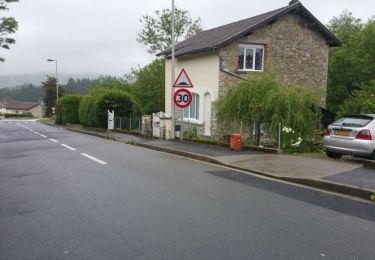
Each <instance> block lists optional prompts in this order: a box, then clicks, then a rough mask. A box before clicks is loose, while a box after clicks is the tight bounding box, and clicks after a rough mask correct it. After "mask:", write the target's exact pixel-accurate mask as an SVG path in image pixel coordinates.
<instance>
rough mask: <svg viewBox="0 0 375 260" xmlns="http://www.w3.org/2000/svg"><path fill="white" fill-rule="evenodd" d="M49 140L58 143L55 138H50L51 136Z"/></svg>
mask: <svg viewBox="0 0 375 260" xmlns="http://www.w3.org/2000/svg"><path fill="white" fill-rule="evenodd" d="M49 140H50V141H52V142H54V143H58V142H59V141H57V140H56V139H52V138H50V139H49Z"/></svg>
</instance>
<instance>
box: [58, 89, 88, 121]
mask: <svg viewBox="0 0 375 260" xmlns="http://www.w3.org/2000/svg"><path fill="white" fill-rule="evenodd" d="M81 99H82V97H81V96H80V95H77V94H69V95H65V96H64V97H62V98H61V99H60V100H59V102H58V104H57V111H56V121H55V122H56V123H57V124H64V125H65V124H68V123H69V124H78V123H79V104H80V102H81Z"/></svg>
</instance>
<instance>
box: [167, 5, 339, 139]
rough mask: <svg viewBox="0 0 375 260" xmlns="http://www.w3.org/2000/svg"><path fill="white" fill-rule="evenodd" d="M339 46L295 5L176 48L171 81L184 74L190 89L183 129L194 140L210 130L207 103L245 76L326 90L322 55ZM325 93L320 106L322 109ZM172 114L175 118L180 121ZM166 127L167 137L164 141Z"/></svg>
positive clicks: (205, 33) (209, 105)
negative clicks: (270, 76) (269, 75)
mask: <svg viewBox="0 0 375 260" xmlns="http://www.w3.org/2000/svg"><path fill="white" fill-rule="evenodd" d="M340 45H341V42H340V40H339V39H337V38H336V37H335V36H334V35H333V34H332V33H331V32H330V31H329V30H328V29H327V28H326V27H324V25H322V24H321V23H320V22H319V21H318V20H317V19H316V18H315V17H314V16H313V15H312V14H311V13H310V12H309V11H308V10H307V9H306V8H305V7H304V6H303V5H302V4H301V3H300V2H298V1H291V2H290V4H289V5H288V6H286V7H283V8H280V9H277V10H274V11H271V12H268V13H265V14H261V15H258V16H255V17H251V18H248V19H245V20H241V21H238V22H234V23H231V24H228V25H224V26H221V27H218V28H214V29H211V30H207V31H203V32H201V33H199V34H197V35H196V36H193V37H191V38H189V39H187V40H185V41H183V42H181V43H179V44H177V45H176V47H175V49H176V52H175V56H176V63H175V71H176V75H178V74H177V73H178V72H179V71H180V70H181V69H183V68H184V69H185V70H186V71H187V72H188V74H189V76H190V79H191V80H192V82H193V84H194V88H193V89H191V91H192V93H193V102H192V105H191V106H190V107H189V108H186V109H184V111H183V120H184V123H185V124H186V125H188V126H191V127H194V128H196V129H197V131H198V134H199V135H205V136H212V135H213V132H214V131H215V129H216V125H217V124H216V123H217V121H216V116H215V109H214V106H213V102H214V101H216V100H217V99H218V98H219V97H221V96H223V95H225V93H226V91H227V89H228V88H230V87H231V86H232V85H233V84H234V83H236V82H238V81H240V80H244V79H246V76H247V75H248V74H252V73H263V72H265V71H267V70H272V72H273V73H275V74H276V75H277V76H278V77H279V78H280V79H281V80H282V81H283V83H284V84H286V85H289V86H306V87H309V88H311V89H314V88H323V89H324V90H325V89H326V86H327V71H328V53H329V48H330V47H339V46H340ZM160 55H165V57H166V70H165V71H166V77H165V79H166V81H165V97H166V98H165V104H166V105H165V112H166V113H167V114H171V107H172V100H171V94H172V93H171V91H172V88H171V86H172V82H171V81H172V79H171V60H170V50H166V51H164V52H162V53H160ZM325 100H326V96H325V91H324V92H323V94H322V96H321V105H322V106H323V107H324V106H325ZM180 114H181V113H180V112H179V111H178V110H177V113H176V118H177V119H178V120H176V121H179V120H180V118H181V117H180ZM170 129H171V127H170V125H169V129H168V127H167V136H168V135H170V134H171V133H170Z"/></svg>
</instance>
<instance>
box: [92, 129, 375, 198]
mask: <svg viewBox="0 0 375 260" xmlns="http://www.w3.org/2000/svg"><path fill="white" fill-rule="evenodd" d="M99 134H100V132H99ZM102 134H104V133H102ZM110 135H111V136H112V137H114V138H116V140H119V141H122V142H131V141H134V142H138V143H144V144H149V145H154V146H159V147H166V148H171V149H175V150H179V151H187V152H191V153H197V154H202V155H207V156H211V157H213V158H215V159H217V160H219V161H222V162H225V163H227V164H231V165H234V166H236V167H240V168H243V169H247V170H251V171H255V172H261V173H264V174H267V175H272V176H276V177H286V178H289V177H290V178H296V179H304V180H313V181H315V180H322V181H330V182H333V183H338V184H344V185H351V186H353V187H355V188H356V187H358V188H360V189H368V190H374V191H375V170H374V169H366V168H364V167H363V164H362V163H361V162H358V161H357V162H355V161H353V162H347V161H335V160H331V159H319V158H310V157H302V156H291V155H283V154H265V153H262V152H257V151H252V150H247V151H241V152H235V151H231V150H230V149H228V148H227V147H218V146H213V145H204V144H198V143H191V142H182V143H181V142H179V141H165V140H156V139H152V138H151V139H150V138H143V137H139V136H134V135H129V134H124V133H118V132H110Z"/></svg>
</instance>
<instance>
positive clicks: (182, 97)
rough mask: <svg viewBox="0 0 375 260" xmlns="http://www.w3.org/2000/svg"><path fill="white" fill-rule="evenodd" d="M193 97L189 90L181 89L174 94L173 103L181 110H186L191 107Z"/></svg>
mask: <svg viewBox="0 0 375 260" xmlns="http://www.w3.org/2000/svg"><path fill="white" fill-rule="evenodd" d="M192 100H193V96H192V95H191V93H190V91H189V90H187V89H179V90H177V91H176V93H174V96H173V101H174V104H175V105H176V106H177V107H179V108H185V107H188V106H190V104H191V101H192Z"/></svg>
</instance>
